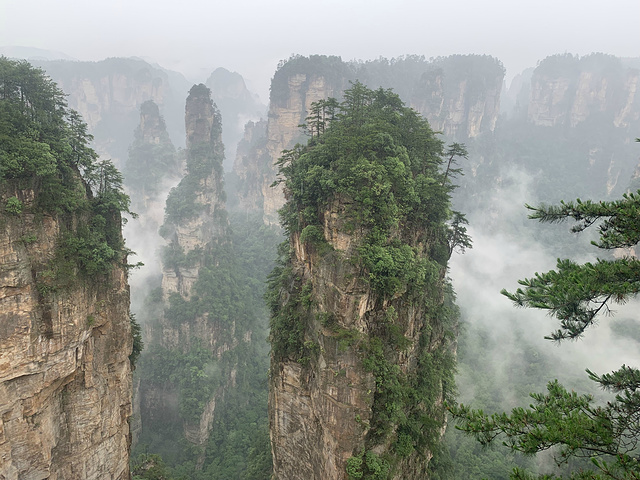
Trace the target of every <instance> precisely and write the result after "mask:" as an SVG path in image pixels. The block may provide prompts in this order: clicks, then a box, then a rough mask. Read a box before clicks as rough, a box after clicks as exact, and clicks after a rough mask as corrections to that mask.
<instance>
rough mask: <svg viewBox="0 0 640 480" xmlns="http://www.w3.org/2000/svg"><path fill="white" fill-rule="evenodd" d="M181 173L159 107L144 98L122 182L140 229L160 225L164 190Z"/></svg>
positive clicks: (155, 227) (173, 182)
mask: <svg viewBox="0 0 640 480" xmlns="http://www.w3.org/2000/svg"><path fill="white" fill-rule="evenodd" d="M181 173H182V172H181V168H180V162H179V160H178V155H177V153H176V150H175V148H174V146H173V144H172V143H171V139H170V138H169V134H168V133H167V127H166V124H165V121H164V118H163V117H162V116H161V115H160V109H159V108H158V105H156V104H155V103H154V102H153V101H151V100H148V101H146V102H144V103H143V104H142V105H141V106H140V124H139V125H138V128H136V131H135V132H134V140H133V143H132V144H131V146H130V147H129V157H128V159H127V162H126V163H125V165H124V168H123V175H124V183H125V186H126V187H127V190H128V192H129V196H130V197H131V202H132V207H133V210H134V211H135V212H137V213H138V215H139V221H140V223H141V227H142V228H143V229H146V228H153V230H157V228H158V227H159V226H160V225H162V223H163V220H164V202H165V195H166V192H167V191H168V190H169V186H170V185H172V184H175V183H177V181H178V179H179V178H180V176H181Z"/></svg>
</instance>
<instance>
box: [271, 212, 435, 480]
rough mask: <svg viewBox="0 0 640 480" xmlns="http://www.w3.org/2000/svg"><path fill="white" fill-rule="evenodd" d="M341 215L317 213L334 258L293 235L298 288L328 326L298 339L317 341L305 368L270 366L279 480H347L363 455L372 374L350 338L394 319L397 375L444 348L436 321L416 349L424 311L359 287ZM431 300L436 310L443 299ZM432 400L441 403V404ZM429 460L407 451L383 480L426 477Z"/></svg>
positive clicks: (383, 446)
mask: <svg viewBox="0 0 640 480" xmlns="http://www.w3.org/2000/svg"><path fill="white" fill-rule="evenodd" d="M342 213H343V206H342V205H341V204H340V202H339V201H338V202H335V203H334V204H333V206H332V208H331V209H330V210H328V211H326V212H325V214H324V219H325V221H324V232H323V233H324V238H325V239H327V241H328V242H329V243H330V244H331V245H332V246H333V247H334V249H335V252H334V253H332V254H330V255H325V256H324V257H320V256H318V255H317V252H316V251H315V249H314V248H313V247H310V246H309V245H308V244H304V243H302V242H300V237H299V236H298V235H294V236H293V239H292V248H293V251H294V252H295V258H294V261H293V271H294V273H295V276H296V277H297V278H299V279H300V283H301V284H304V283H310V284H312V285H313V291H312V295H313V298H314V299H315V300H316V301H317V302H318V304H317V311H318V312H323V313H324V314H325V315H331V317H332V322H335V323H334V324H332V325H327V324H323V323H322V321H321V320H319V318H321V316H322V314H320V315H317V318H316V319H314V320H311V321H310V323H311V326H310V328H309V329H308V332H309V333H307V335H306V337H305V338H308V339H309V340H310V341H313V342H317V345H318V354H317V359H316V360H313V361H312V362H311V364H310V365H309V366H304V365H301V364H300V363H298V362H295V361H280V362H277V363H275V364H272V372H271V381H270V391H269V416H270V424H271V441H272V450H273V460H274V472H275V476H276V478H278V479H281V480H293V479H298V478H306V479H313V480H321V479H327V478H331V479H342V480H347V479H348V478H349V477H348V475H347V473H346V470H345V465H346V463H347V460H348V459H349V458H351V457H352V456H354V455H355V454H357V453H359V452H361V451H363V450H364V449H365V445H366V444H367V441H368V440H367V438H368V435H369V434H370V433H371V432H372V430H371V427H372V424H373V423H374V419H373V418H372V412H373V408H374V401H375V395H376V391H377V387H376V377H375V375H374V374H373V373H372V372H371V370H370V369H368V368H366V366H365V362H366V360H365V356H366V355H363V354H362V351H361V350H360V351H359V350H358V348H357V347H355V345H357V343H358V340H356V338H358V337H360V338H369V337H374V336H376V335H377V334H379V331H377V329H378V328H379V326H376V324H379V322H382V321H383V320H382V319H383V318H384V317H385V315H389V314H390V312H395V313H397V319H398V325H399V332H401V333H400V335H404V337H405V338H406V339H407V344H408V345H409V346H408V347H407V348H406V349H405V350H403V351H401V352H396V355H395V357H394V359H393V363H395V364H396V365H399V366H400V371H402V372H403V373H407V372H415V370H416V368H417V362H418V357H419V353H418V351H419V350H420V348H426V349H427V350H429V351H434V352H435V351H437V350H438V349H440V348H442V346H443V345H445V344H446V343H447V340H446V339H445V338H444V332H443V330H442V329H441V327H438V326H437V324H438V321H436V322H435V323H434V324H432V325H431V327H429V328H433V330H432V332H431V334H430V335H428V337H429V338H428V339H426V343H427V346H426V347H420V340H419V339H420V337H421V336H422V335H427V334H426V333H425V318H429V315H428V313H427V312H426V311H425V309H424V307H423V304H420V303H419V302H418V303H412V302H411V301H409V299H408V298H404V296H402V295H400V296H397V297H396V298H394V299H386V300H383V299H382V298H380V297H379V296H378V295H377V294H376V293H375V292H374V291H372V290H371V289H370V288H369V287H368V285H367V284H366V283H365V282H363V281H362V280H361V273H362V272H361V269H360V267H359V266H358V265H355V264H354V263H355V262H353V261H350V259H352V258H353V256H354V255H356V248H357V246H358V244H359V239H358V238H357V236H354V235H353V234H351V233H347V231H348V228H345V223H344V218H343V217H342ZM432 300H433V302H435V303H441V302H442V297H439V298H434V299H432ZM427 321H428V320H427ZM336 331H338V332H342V333H338V334H336ZM311 339H312V340H311ZM423 341H425V339H423ZM378 388H379V387H378ZM436 396H437V395H436ZM438 398H439V400H438V402H441V401H442V397H441V396H438ZM443 431H444V429H443V430H442V431H441V433H442V432H443ZM389 442H390V440H389V439H387V440H385V441H383V442H381V443H379V444H377V445H375V446H374V447H373V448H372V451H374V452H376V453H378V454H382V453H383V452H386V451H388V450H389V448H390V443H389ZM374 444H375V441H374ZM367 447H369V448H371V445H367ZM431 457H432V452H430V451H423V452H420V454H419V455H418V454H417V453H416V452H415V451H414V452H413V453H412V454H411V455H410V456H409V458H406V459H404V460H405V461H404V462H403V463H402V464H401V465H399V466H398V467H397V468H396V471H395V472H394V474H393V476H392V477H390V478H394V479H397V480H401V479H402V480H404V479H416V480H418V479H424V478H428V476H427V475H428V474H427V464H428V463H429V460H430V459H431Z"/></svg>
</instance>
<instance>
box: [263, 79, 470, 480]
mask: <svg viewBox="0 0 640 480" xmlns="http://www.w3.org/2000/svg"><path fill="white" fill-rule="evenodd" d="M304 127H305V128H306V130H307V131H308V133H309V134H310V135H311V138H310V139H309V141H308V143H307V145H305V146H302V145H296V146H295V147H294V148H293V149H291V150H289V151H285V152H283V156H282V158H281V159H280V160H279V162H278V164H279V167H280V172H279V178H278V180H277V182H276V183H281V184H282V185H283V186H284V192H285V197H286V200H287V202H286V204H285V206H284V207H283V208H282V209H281V210H280V217H281V223H282V225H283V226H284V228H285V231H286V232H287V233H288V234H289V235H290V236H291V237H293V238H295V236H297V235H299V241H300V242H301V243H303V244H304V245H305V248H307V249H309V251H310V252H312V253H313V255H315V256H317V257H318V258H317V261H318V262H325V263H326V264H328V265H331V264H332V262H348V263H349V264H351V265H353V266H354V267H355V268H356V269H357V271H359V276H360V278H361V279H362V280H361V281H362V283H364V284H365V286H368V287H369V289H370V291H371V292H372V295H373V298H374V299H375V302H376V304H377V306H378V308H377V309H376V310H375V313H371V317H370V318H368V320H367V324H368V325H369V329H368V331H367V332H365V334H364V335H360V334H359V333H356V332H353V331H351V330H349V329H346V328H341V327H340V326H339V325H338V324H336V322H335V321H334V320H333V319H332V318H331V317H330V315H329V316H326V315H325V314H326V312H322V311H317V310H318V308H317V305H318V303H317V302H318V300H317V299H316V298H315V297H314V294H316V292H315V289H314V284H313V281H314V279H313V277H311V278H306V277H303V276H302V275H301V273H300V271H299V270H297V269H295V267H294V260H293V259H294V253H293V252H292V251H291V250H290V247H289V243H288V242H285V243H284V244H283V245H281V248H280V251H279V254H280V260H279V263H278V266H277V267H276V269H274V271H273V272H272V274H271V275H270V277H269V282H268V287H267V294H266V297H265V298H266V300H267V304H268V306H269V308H270V310H271V333H270V343H271V347H272V359H273V360H274V361H275V362H278V361H286V360H289V361H297V362H299V363H302V364H303V365H309V364H311V365H312V363H313V361H314V360H315V349H317V348H318V346H319V344H318V342H317V339H316V330H315V328H316V322H322V324H323V326H325V327H327V328H329V329H331V330H332V332H333V333H334V334H335V337H336V339H337V340H338V345H340V346H341V348H342V347H344V346H346V348H353V349H355V350H356V352H357V353H359V355H360V357H361V358H362V365H363V367H364V369H365V370H366V371H367V372H370V374H372V375H373V378H374V379H375V389H373V391H372V392H371V393H372V415H371V420H370V425H369V429H368V433H367V436H366V439H365V448H364V449H363V450H362V451H361V452H360V453H356V454H355V455H354V456H353V457H351V458H350V459H349V460H348V461H347V464H346V468H347V472H348V474H349V476H350V478H362V479H382V478H388V477H389V476H391V475H392V474H393V472H394V471H395V469H396V468H399V467H398V465H399V463H400V462H401V460H402V459H404V458H407V457H410V456H418V457H419V456H421V455H423V452H425V451H433V450H434V449H435V448H436V445H437V444H438V443H439V441H440V437H441V429H442V425H443V424H444V422H445V410H444V408H443V406H442V403H441V400H442V395H444V396H445V397H446V398H449V397H450V395H451V394H452V392H453V385H454V383H453V371H454V355H453V352H452V349H451V345H452V342H453V338H454V337H455V325H456V322H457V316H458V315H457V309H455V307H454V306H453V304H452V303H449V300H451V302H452V298H453V297H452V295H449V293H451V292H450V291H447V295H446V296H447V298H448V301H447V302H446V304H442V303H441V301H440V300H439V299H441V298H442V296H443V293H444V292H443V289H445V287H444V283H445V282H444V276H445V271H446V265H447V261H448V259H449V257H450V255H451V253H452V252H453V250H454V249H455V248H458V247H459V248H464V247H468V246H470V240H469V238H468V236H467V235H466V230H465V228H464V224H465V222H466V220H465V219H464V216H463V215H462V214H457V215H455V214H454V212H452V210H451V208H450V203H449V197H450V193H451V191H452V189H453V188H454V187H453V185H452V184H451V180H452V179H453V178H454V177H455V175H456V174H458V173H460V172H459V171H458V169H457V168H455V166H454V163H455V160H456V159H457V157H458V156H465V155H466V150H465V148H464V146H462V145H460V144H455V145H452V146H451V147H449V150H448V151H447V153H448V157H447V161H448V164H447V165H444V162H445V161H444V159H443V155H444V154H445V152H444V150H443V143H442V142H441V141H440V140H439V139H438V138H437V137H436V135H435V134H434V132H433V131H432V130H431V128H430V127H429V125H428V123H427V122H426V121H425V120H424V119H422V118H421V117H420V116H419V115H418V114H417V113H416V112H415V111H413V110H412V109H410V108H408V107H406V106H404V104H403V103H402V102H401V101H400V99H399V97H398V96H397V95H395V94H394V93H393V92H391V91H389V90H383V89H379V90H375V91H373V90H370V89H368V88H366V87H365V86H364V85H362V84H361V83H358V82H357V83H355V84H353V85H352V87H351V88H350V89H349V90H346V91H345V92H344V101H343V102H341V103H339V104H338V103H337V102H336V101H335V100H332V99H330V100H328V101H325V102H318V103H315V104H313V105H312V107H311V115H310V116H309V117H308V118H307V124H305V126H304ZM336 207H337V211H338V222H339V223H338V225H339V228H341V229H343V231H344V233H347V234H350V235H351V236H352V239H353V242H352V245H354V247H353V249H352V250H350V251H346V252H342V251H340V252H339V251H336V250H334V249H333V248H332V247H331V246H330V245H329V244H328V242H327V240H326V239H325V237H324V232H325V223H326V216H327V215H328V214H330V215H332V216H333V215H334V212H335V211H336ZM454 225H455V226H454ZM319 265H320V263H319ZM318 269H320V270H321V269H322V267H318ZM392 302H393V303H392ZM407 302H409V303H410V304H411V305H414V306H415V308H416V309H417V310H418V311H419V312H421V314H420V315H421V317H422V318H421V319H420V322H421V325H422V326H421V328H422V329H423V332H422V333H421V335H420V337H419V338H420V340H419V344H418V345H415V350H413V351H412V355H414V356H415V357H414V358H416V366H415V369H413V368H412V369H411V371H410V372H405V371H404V370H403V369H402V368H401V367H400V366H399V365H398V357H399V356H400V355H401V353H400V352H403V351H406V349H407V348H408V347H409V344H410V340H409V339H408V338H406V337H405V336H404V332H405V328H406V326H405V325H404V324H403V322H405V321H406V319H404V318H400V316H399V315H398V312H397V311H396V308H395V307H394V305H395V306H396V307H401V308H405V307H406V304H407ZM383 305H384V307H383ZM431 329H433V330H431ZM354 333H355V334H354ZM429 333H433V334H434V335H435V337H436V338H440V339H441V340H442V341H440V342H437V343H438V344H437V345H433V344H431V343H430V342H431V341H432V338H433V337H432V336H431V335H430V334H429ZM377 445H386V446H387V447H388V448H385V453H384V455H381V456H379V455H377V454H376V453H374V452H375V451H376V450H375V449H374V448H373V447H375V446H377ZM396 473H397V472H396Z"/></svg>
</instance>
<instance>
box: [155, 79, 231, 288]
mask: <svg viewBox="0 0 640 480" xmlns="http://www.w3.org/2000/svg"><path fill="white" fill-rule="evenodd" d="M210 95H211V93H210V91H209V89H208V88H207V87H205V86H204V85H202V84H200V85H197V86H194V87H193V88H192V89H191V91H190V93H189V97H188V98H187V103H186V107H185V128H186V138H187V174H186V176H185V177H184V178H183V180H182V181H181V183H180V185H178V187H176V189H174V190H173V191H172V194H171V195H170V197H169V199H168V200H167V218H166V223H165V227H164V228H165V232H166V234H165V238H166V239H167V240H168V241H169V243H170V248H171V249H172V250H173V251H174V252H180V254H182V255H189V253H190V252H193V251H195V250H204V248H205V247H206V245H207V244H208V243H209V242H211V241H214V242H216V241H218V240H220V239H223V238H224V237H225V236H226V233H227V229H228V226H229V222H228V221H227V220H226V216H224V214H223V215H222V217H221V213H222V212H224V211H225V200H226V196H225V193H224V191H223V184H222V181H223V178H222V158H223V157H224V147H223V144H222V128H221V124H222V120H221V117H220V114H219V112H218V111H217V109H216V108H215V107H214V106H213V103H212V101H211V96H210ZM172 202H173V203H172ZM180 202H193V207H195V208H194V209H193V210H192V211H191V212H189V214H186V215H185V214H184V212H182V211H179V210H176V209H177V208H179V207H176V209H172V208H173V207H172V205H173V204H179V203H180ZM199 267H200V262H199V261H198V260H195V261H194V262H191V265H189V266H180V267H178V266H173V265H169V266H168V265H166V264H165V267H164V270H163V277H162V290H163V293H164V295H165V298H168V297H169V296H170V295H171V294H172V293H179V294H180V295H181V296H182V297H184V298H189V296H190V295H191V287H192V286H193V284H194V283H195V281H196V280H197V278H198V271H199Z"/></svg>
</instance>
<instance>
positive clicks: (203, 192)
mask: <svg viewBox="0 0 640 480" xmlns="http://www.w3.org/2000/svg"><path fill="white" fill-rule="evenodd" d="M185 130H186V140H187V149H186V152H185V155H186V173H185V175H184V177H183V178H182V180H181V181H180V183H179V184H178V185H177V186H176V187H175V188H173V189H172V190H171V192H170V194H169V197H168V198H167V203H166V209H165V221H164V225H163V226H162V227H161V229H160V232H161V234H162V236H163V237H164V238H165V240H166V242H167V245H166V246H165V247H164V251H163V255H162V284H161V290H162V302H161V305H160V308H159V309H158V310H159V318H153V319H150V324H149V328H148V331H147V333H148V335H147V340H146V341H147V345H148V346H150V349H152V350H153V351H152V352H151V353H149V355H150V356H151V358H152V359H153V360H151V363H152V365H151V364H148V365H147V366H146V367H145V366H144V365H143V367H141V368H142V369H143V371H142V375H141V387H140V411H141V416H142V434H141V438H148V437H145V431H146V432H157V429H158V427H159V425H158V424H157V423H156V422H159V421H160V419H166V421H167V422H171V424H172V425H173V432H172V434H171V438H163V439H162V443H163V444H166V443H167V442H170V443H171V442H176V445H177V444H178V443H177V442H178V440H179V438H180V435H179V432H182V437H183V439H184V440H186V442H188V443H187V444H193V445H196V446H197V447H198V448H200V449H201V450H200V451H201V453H200V454H199V455H197V458H196V460H197V462H196V463H197V466H198V468H201V467H202V464H203V462H204V460H205V446H206V444H207V442H208V439H209V435H210V432H211V428H212V425H213V422H214V418H215V412H216V409H217V408H218V406H219V402H220V400H221V398H223V395H224V392H225V389H226V388H229V386H230V385H232V383H233V378H232V377H233V375H234V374H232V372H233V369H230V370H229V371H227V372H226V373H225V375H224V376H223V375H218V374H217V373H216V374H214V372H219V371H220V369H221V367H220V366H219V361H220V359H221V357H222V356H223V354H224V353H225V352H227V351H229V350H230V349H232V348H233V347H235V346H236V345H237V344H238V343H239V340H238V339H237V338H236V323H235V318H229V319H225V321H221V318H219V317H220V316H222V314H221V312H219V311H216V310H215V309H212V308H211V305H212V304H214V305H218V304H219V303H217V302H216V300H215V299H216V298H217V297H216V296H217V295H220V292H218V291H212V290H211V288H212V285H218V286H219V285H220V283H215V282H216V281H217V278H216V277H215V276H216V270H217V269H221V270H224V269H225V268H228V267H227V263H226V262H229V251H228V249H229V248H230V236H229V235H230V234H229V221H228V219H227V216H226V207H225V202H226V195H225V192H224V188H223V171H222V160H223V158H224V148H223V144H222V139H221V135H222V128H221V117H220V113H219V112H218V110H217V108H216V106H215V105H214V104H213V102H212V100H211V92H210V90H209V89H208V88H207V87H206V86H205V85H203V84H200V85H195V86H193V87H192V88H191V90H190V92H189V96H188V98H187V101H186V107H185ZM203 271H204V272H205V273H204V276H205V280H203V279H202V276H203ZM224 272H225V273H224V274H223V275H228V274H229V272H228V270H224ZM212 277H213V278H214V279H213V280H212ZM207 282H209V283H207ZM249 340H250V334H249ZM249 340H247V341H249ZM176 362H177V364H176ZM143 363H144V358H143ZM177 371H180V372H182V373H176V372H177ZM183 377H184V378H183ZM160 431H161V432H162V433H160V434H157V433H153V434H151V436H154V435H155V438H158V435H166V431H165V430H163V429H162V428H160ZM176 448H185V445H181V446H180V447H178V446H176Z"/></svg>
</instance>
